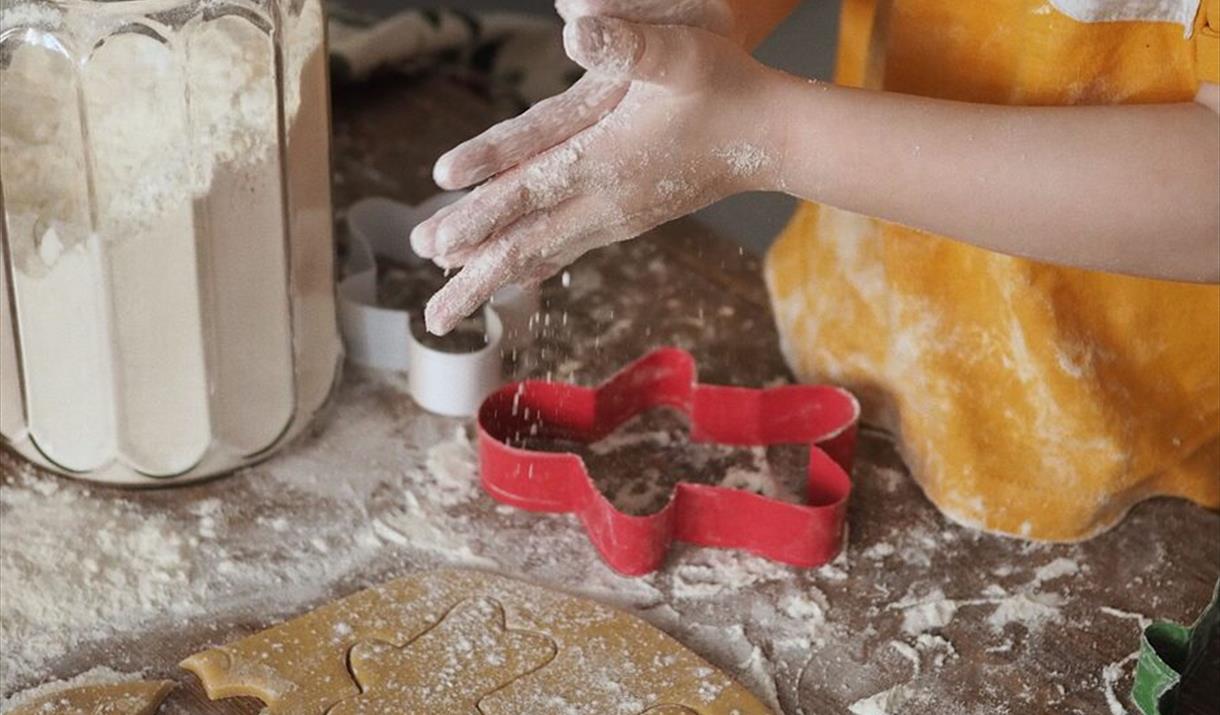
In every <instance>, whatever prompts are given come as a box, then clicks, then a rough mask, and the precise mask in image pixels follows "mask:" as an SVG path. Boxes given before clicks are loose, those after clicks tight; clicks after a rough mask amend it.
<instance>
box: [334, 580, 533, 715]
mask: <svg viewBox="0 0 1220 715" xmlns="http://www.w3.org/2000/svg"><path fill="white" fill-rule="evenodd" d="M555 650H556V649H555V642H554V641H552V640H551V639H550V638H548V637H546V636H543V635H539V634H537V633H530V632H528V631H520V630H510V629H507V628H505V625H504V609H503V607H501V606H500V604H499V603H497V602H496V601H494V600H492V599H490V598H477V599H472V600H470V601H463V602H462V603H459V604H458V605H457V606H454V608H453V609H452V610H451V611H449V613H447V614H446V615H445V618H444V619H443V620H442V621H441V622H440V623H438V624H437V625H436V627H434V628H432V629H431V630H429V631H427V632H426V633H424V634H423V635H421V636H420V637H419V638H416V639H415V640H413V641H411V642H410V643H408V644H407V645H405V646H403V647H402V648H399V647H397V646H395V645H394V644H392V643H386V642H385V641H362V642H360V643H357V644H356V645H354V646H352V649H351V651H350V652H349V653H348V667H349V669H350V670H351V672H352V676H353V677H354V678H355V679H356V683H357V684H358V685H359V686H360V689H361V694H360V695H357V696H354V697H351V698H348V699H346V700H344V701H343V702H341V703H339V704H338V705H336V706H335V707H333V708H331V710H330V713H329V715H396V714H397V713H415V712H420V713H422V712H443V713H452V714H453V715H479V711H478V703H479V701H480V700H481V699H482V698H483V697H484V696H485V695H487V694H488V693H491V692H494V691H495V690H498V689H499V688H501V687H503V686H504V685H506V684H508V683H510V682H512V681H513V680H516V679H517V678H520V677H521V676H523V675H526V674H528V673H530V672H532V671H534V670H537V669H538V668H540V667H543V666H544V665H546V664H547V663H548V662H550V660H551V659H552V658H554V657H555Z"/></svg>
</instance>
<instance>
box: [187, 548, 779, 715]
mask: <svg viewBox="0 0 1220 715" xmlns="http://www.w3.org/2000/svg"><path fill="white" fill-rule="evenodd" d="M182 666H183V667H184V668H186V669H188V670H190V671H192V672H193V673H195V674H196V675H197V676H199V679H200V680H202V681H203V686H204V689H205V690H206V692H207V694H208V696H209V697H211V698H213V699H216V698H224V697H231V696H237V695H246V696H252V697H255V698H258V699H260V700H262V701H263V702H264V703H265V704H266V706H267V711H268V712H269V713H271V714H272V715H276V714H281V713H282V714H283V715H414V714H415V713H421V712H436V713H442V712H443V713H447V714H448V713H453V714H454V715H459V714H460V715H522V714H524V713H560V712H561V713H565V715H567V714H571V715H581V714H586V713H587V714H588V715H615V714H619V713H621V714H622V715H641V714H643V713H647V715H762V714H763V713H769V712H770V711H769V710H768V709H767V708H766V706H764V705H763V704H762V703H761V702H759V701H758V700H757V699H755V698H754V696H752V695H751V694H750V693H749V692H748V691H746V690H745V689H744V688H743V687H741V686H740V685H738V684H737V683H735V682H733V681H732V680H730V679H729V678H728V676H726V675H725V674H723V673H721V672H720V671H718V670H716V669H715V668H713V667H712V666H711V665H709V664H708V663H707V662H705V661H704V660H702V659H701V658H699V656H697V655H695V654H694V653H692V652H691V651H689V650H687V649H686V648H685V647H683V646H682V645H681V644H680V643H678V642H677V641H676V640H674V639H672V638H670V637H669V636H667V635H665V634H664V633H662V632H661V631H659V630H657V629H655V628H653V627H652V626H650V625H648V624H647V623H644V622H643V621H641V620H639V619H637V618H634V617H632V616H628V615H627V614H625V613H621V612H619V611H616V610H614V609H611V608H607V607H605V606H602V605H600V604H597V603H594V602H592V601H588V600H584V599H580V598H574V597H571V596H568V595H565V594H561V593H558V592H555V591H550V590H547V589H544V588H540V587H538V586H532V585H529V584H526V583H522V582H519V581H515V580H513V579H509V578H505V577H502V576H495V575H491V574H485V573H480V572H474V571H457V570H446V571H435V572H429V573H424V574H419V575H415V576H410V577H407V578H402V579H399V580H396V581H391V582H389V583H386V584H384V585H381V586H378V587H376V588H371V589H368V590H366V591H361V592H359V593H356V594H354V595H351V596H348V597H346V598H343V599H340V600H338V601H335V602H333V603H330V604H328V605H325V606H323V607H321V608H319V609H317V610H315V611H313V612H311V613H307V614H305V615H304V616H301V617H299V618H296V619H294V620H291V621H288V622H286V623H282V624H280V625H277V626H274V627H272V628H270V629H268V630H265V631H262V632H261V633H256V634H254V635H252V636H249V637H247V638H244V639H242V640H239V641H237V642H235V643H230V644H229V645H226V646H222V647H219V648H214V649H211V650H207V651H204V652H202V653H199V654H197V655H193V656H191V657H190V658H187V659H186V660H185V661H183V663H182Z"/></svg>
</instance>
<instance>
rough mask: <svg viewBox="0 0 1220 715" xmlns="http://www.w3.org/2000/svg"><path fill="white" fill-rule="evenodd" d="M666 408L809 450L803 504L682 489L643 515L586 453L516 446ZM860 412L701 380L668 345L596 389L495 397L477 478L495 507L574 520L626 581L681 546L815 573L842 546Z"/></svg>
mask: <svg viewBox="0 0 1220 715" xmlns="http://www.w3.org/2000/svg"><path fill="white" fill-rule="evenodd" d="M661 406H667V407H672V408H676V409H678V410H681V411H683V412H685V413H686V415H687V417H688V419H689V421H690V433H691V439H692V440H694V441H696V442H711V443H717V444H724V445H735V446H758V445H770V444H791V443H802V444H808V445H809V468H808V480H807V494H806V503H803V504H793V503H789V502H784V501H779V500H776V499H771V498H769V497H765V496H760V495H758V494H755V493H753V492H748V491H743V490H740V489H732V488H728V487H719V486H711V485H706V484H693V483H687V482H680V483H678V485H677V486H676V487H675V488H674V491H673V494H672V495H671V496H670V499H669V502H668V503H667V504H666V505H665V507H664V508H662V509H661V510H660V511H658V512H655V513H653V514H648V515H644V516H635V515H631V514H626V513H624V512H621V511H619V510H618V509H616V508H615V507H614V505H613V504H612V503H611V502H610V501H609V500H608V499H607V498H606V497H605V496H604V495H603V494H602V493H601V492H600V491H599V490H598V488H597V485H596V483H595V482H594V481H593V479H592V477H591V476H590V475H589V473H588V471H587V469H586V468H585V464H584V461H583V460H582V459H581V458H580V457H579V456H578V455H575V454H571V453H553V452H536V451H531V450H528V449H523V448H520V447H515V446H513V445H512V444H511V442H512V441H514V440H517V441H519V440H520V438H521V437H522V436H525V435H529V436H532V437H540V438H544V439H563V440H571V441H576V442H595V441H597V440H599V439H601V438H603V437H605V436H606V435H608V434H610V433H611V432H612V431H613V430H614V429H615V428H617V427H618V426H619V425H621V424H622V423H623V422H625V421H627V420H628V419H630V418H631V417H633V416H635V415H637V414H640V413H641V412H643V411H645V410H647V409H649V408H652V407H661ZM859 417H860V405H859V403H858V402H857V401H856V399H855V397H853V396H852V394H851V393H849V392H847V391H846V390H843V389H840V388H837V387H830V386H824V385H786V386H783V387H776V388H770V389H752V388H744V387H728V386H721V385H701V384H699V383H698V382H696V372H695V361H694V358H693V357H691V355H690V353H687V352H685V351H683V350H678V349H676V348H661V349H658V350H655V351H653V352H651V353H649V354H647V355H645V356H644V357H643V358H641V359H639V360H637V361H636V362H634V363H632V364H630V365H628V366H627V367H626V368H624V369H623V370H621V371H620V372H618V373H617V374H615V375H614V376H613V377H611V378H610V379H609V380H607V381H606V382H604V383H602V384H601V385H599V386H597V387H592V388H590V387H579V386H576V385H569V384H563V383H555V382H545V381H537V380H528V381H525V382H519V383H514V384H510V385H506V386H504V387H503V388H501V389H499V390H497V391H496V392H494V393H492V394H491V395H490V396H488V397H487V399H486V400H484V402H483V404H482V406H481V407H480V409H479V419H478V426H479V461H480V473H481V479H482V483H483V488H484V489H486V490H487V492H488V493H489V494H490V495H491V496H492V497H493V498H495V499H496V500H497V501H500V502H503V503H505V504H509V505H511V506H515V507H519V508H521V509H527V510H529V511H540V512H571V513H575V514H576V515H577V516H579V517H580V520H581V521H582V522H583V523H584V526H585V530H586V531H587V532H588V534H589V538H590V540H592V542H593V545H594V546H596V547H597V550H598V551H599V552H600V553H601V555H602V557H603V558H604V559H605V560H606V562H607V563H608V564H609V565H610V566H611V567H612V568H614V569H615V570H616V571H619V572H620V573H623V574H628V575H640V574H645V573H649V572H651V571H655V570H656V569H657V568H659V567H660V566H661V564H662V562H663V561H664V559H665V554H666V552H667V550H668V548H669V545H670V543H672V542H673V541H674V540H675V539H676V540H678V541H685V542H689V543H692V544H700V545H703V546H715V547H721V548H732V549H742V550H745V551H749V552H752V553H755V554H758V555H760V556H763V557H766V558H769V559H772V560H775V561H779V562H783V563H786V564H791V565H794V566H803V567H810V566H818V565H820V564H823V563H826V562H827V561H829V560H830V559H832V558H834V556H835V555H836V554H837V553H838V552H839V549H840V548H841V547H842V543H843V523H844V520H845V518H846V512H847V497H848V495H849V494H850V492H851V478H850V477H849V470H850V466H851V460H852V455H853V453H854V451H855V445H856V436H857V425H858V420H859Z"/></svg>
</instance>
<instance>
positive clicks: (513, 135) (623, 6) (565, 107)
mask: <svg viewBox="0 0 1220 715" xmlns="http://www.w3.org/2000/svg"><path fill="white" fill-rule="evenodd" d="M555 8H556V9H557V10H558V11H559V14H560V15H561V16H563V18H564V20H566V21H568V22H573V21H575V20H576V19H577V18H580V17H585V16H608V17H616V18H619V19H623V20H630V21H632V22H640V23H648V24H653V25H688V26H690V27H700V28H703V29H705V30H708V31H709V32H715V33H717V34H719V35H724V36H726V37H730V36H732V37H737V36H739V35H740V34H741V33H739V32H735V29H734V28H735V24H736V23H734V21H733V12H732V11H731V9H730V8H729V5H728V2H727V0H694V1H688V2H668V1H665V0H662V1H661V2H647V1H645V2H641V0H556V3H555ZM627 85H628V82H627V81H625V80H622V79H619V78H616V77H607V76H604V75H598V74H595V73H589V74H586V75H585V76H584V77H582V78H581V79H580V80H578V81H577V82H576V84H574V85H572V87H571V88H570V89H568V90H567V91H566V92H564V93H563V94H560V95H557V96H555V97H551V98H550V99H547V100H544V101H542V102H539V103H537V104H535V105H534V106H533V107H531V108H530V109H529V111H527V112H525V113H523V114H521V115H519V116H516V117H513V118H512V119H508V120H506V121H503V122H501V123H499V124H497V125H496V126H494V127H492V128H490V129H488V130H487V131H485V132H483V133H482V134H480V135H479V136H477V137H475V138H473V139H471V140H469V141H466V142H464V143H462V144H460V145H458V146H457V147H454V148H453V149H451V150H450V151H448V152H446V153H445V155H444V156H442V157H441V158H440V159H439V160H437V162H436V167H435V168H434V169H433V177H434V178H435V180H436V183H437V184H438V185H439V186H441V187H443V188H446V189H460V188H463V187H466V186H472V185H474V184H477V183H479V182H480V181H483V180H484V179H486V178H488V177H490V176H495V175H496V174H499V173H501V172H504V171H507V170H509V169H511V168H512V167H514V166H516V165H517V164H520V163H521V162H523V161H527V160H529V159H531V158H533V157H534V156H537V155H538V154H539V153H541V152H543V151H545V150H547V149H549V148H551V147H553V146H555V145H556V144H559V143H560V142H563V141H566V140H568V139H570V138H571V137H572V135H574V134H576V133H577V132H579V131H581V130H582V129H585V128H587V127H589V126H592V125H593V123H594V122H596V121H597V120H598V119H601V118H602V117H603V116H605V114H606V113H607V112H609V111H611V110H612V109H614V108H615V107H616V106H618V103H619V102H620V101H621V100H622V98H623V96H624V95H625V94H626V93H627Z"/></svg>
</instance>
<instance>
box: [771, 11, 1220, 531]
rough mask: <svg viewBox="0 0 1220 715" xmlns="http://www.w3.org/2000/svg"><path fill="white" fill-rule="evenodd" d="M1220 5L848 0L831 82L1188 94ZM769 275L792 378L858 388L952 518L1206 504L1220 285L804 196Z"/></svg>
mask: <svg viewBox="0 0 1220 715" xmlns="http://www.w3.org/2000/svg"><path fill="white" fill-rule="evenodd" d="M1218 4H1220V0H1205V2H1204V3H1203V7H1202V8H1201V9H1200V10H1199V11H1198V18H1197V19H1196V21H1195V23H1194V27H1193V31H1192V32H1191V33H1189V34H1187V33H1186V32H1184V29H1187V28H1184V27H1183V26H1182V25H1180V24H1173V23H1170V22H1151V21H1122V22H1084V21H1079V20H1076V19H1073V18H1072V17H1069V16H1067V15H1065V14H1063V13H1062V12H1060V11H1059V10H1058V9H1056V7H1055V6H1054V5H1051V4H1048V3H1045V2H1041V1H1040V0H996V1H994V2H961V1H960V0H846V1H845V2H844V7H843V15H842V27H841V35H840V37H841V39H840V47H839V57H838V63H839V65H838V76H837V80H838V81H839V82H840V83H842V84H848V85H855V86H881V87H883V88H884V89H887V90H892V91H896V92H904V93H908V94H918V95H925V96H930V97H942V98H946V99H955V100H964V101H971V102H988V103H997V104H1022V105H1034V104H1037V105H1067V104H1107V103H1146V102H1176V101H1188V100H1190V99H1192V98H1193V97H1194V94H1195V92H1196V89H1197V87H1198V83H1199V82H1200V81H1209V82H1217V81H1220V77H1218V75H1220V55H1218V54H1217V47H1218V46H1220V42H1218V40H1217V29H1218V28H1220V12H1218V11H1217V6H1218ZM1148 240H1150V241H1155V240H1156V237H1155V236H1149V237H1148ZM1218 240H1220V237H1218ZM766 278H767V283H768V286H769V288H770V292H771V299H772V303H773V305H774V308H775V314H776V321H777V323H778V326H779V331H780V336H781V347H782V348H783V350H784V354H785V356H786V358H787V359H788V362H789V364H790V365H791V367H792V369H793V370H794V371H795V372H796V374H797V375H798V376H799V377H800V378H801V379H802V380H807V381H813V380H831V381H834V382H837V383H840V384H843V385H846V386H848V387H851V388H853V389H855V390H856V391H857V393H858V394H859V395H860V396H861V398H862V399H863V401H864V402H865V405H866V410H867V411H866V417H869V418H871V420H872V421H874V422H878V423H880V424H882V425H884V426H886V427H888V428H890V429H892V430H893V431H894V432H895V433H896V434H897V435H898V436H899V440H900V444H901V445H902V450H903V454H904V456H905V457H906V460H907V463H908V464H909V465H910V467H911V470H912V472H913V474H914V476H915V478H916V480H918V482H919V483H920V485H921V486H922V487H923V490H924V492H925V493H926V494H927V495H928V497H929V498H930V499H931V500H932V501H933V502H934V503H935V504H936V505H937V506H938V507H939V508H940V509H941V510H942V511H943V512H944V513H945V514H946V515H948V516H949V517H950V518H952V519H954V520H955V521H958V522H961V523H963V524H966V525H969V526H973V527H977V528H980V529H986V530H988V531H994V532H1000V533H1004V534H1012V535H1019V536H1024V537H1029V538H1033V539H1045V540H1056V541H1060V540H1076V539H1083V538H1087V537H1090V536H1092V535H1094V534H1097V533H1098V532H1100V531H1102V530H1104V529H1106V528H1108V527H1110V526H1112V525H1114V524H1115V523H1116V522H1118V521H1119V520H1120V519H1121V518H1122V517H1123V515H1124V514H1125V513H1126V512H1127V510H1128V509H1130V508H1131V507H1132V506H1133V505H1134V504H1135V503H1137V502H1139V501H1141V500H1143V499H1147V498H1149V497H1153V496H1158V495H1170V496H1180V497H1185V498H1187V499H1191V500H1193V501H1195V502H1198V503H1200V504H1203V505H1205V506H1208V507H1211V508H1217V507H1220V287H1217V286H1198V285H1187V284H1178V283H1169V282H1162V281H1152V280H1145V279H1138V278H1130V277H1124V276H1116V275H1107V274H1103V273H1097V272H1090V271H1083V270H1076V269H1069V268H1057V267H1053V266H1049V265H1045V264H1040V263H1036V262H1033V261H1029V260H1024V259H1020V258H1012V257H1008V256H1003V255H999V254H995V253H990V252H987V251H984V250H982V249H978V248H974V247H971V246H968V245H966V244H963V243H957V242H954V241H951V240H948V239H945V238H940V237H937V236H932V235H929V234H926V233H922V232H919V231H915V230H912V229H908V228H904V227H901V226H897V225H893V224H889V223H885V222H883V221H879V220H875V219H871V218H866V217H863V216H859V215H856V214H851V213H848V212H844V211H840V210H837V209H833V208H830V207H826V206H818V205H814V204H803V205H802V206H801V207H800V208H798V209H797V212H796V214H795V215H794V216H793V218H792V220H791V222H790V223H789V225H788V226H787V228H786V229H785V230H784V231H783V233H782V234H781V235H780V237H779V240H778V241H777V243H776V244H775V245H774V247H772V249H771V251H770V253H769V254H768V256H767V264H766Z"/></svg>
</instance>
